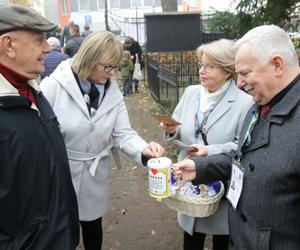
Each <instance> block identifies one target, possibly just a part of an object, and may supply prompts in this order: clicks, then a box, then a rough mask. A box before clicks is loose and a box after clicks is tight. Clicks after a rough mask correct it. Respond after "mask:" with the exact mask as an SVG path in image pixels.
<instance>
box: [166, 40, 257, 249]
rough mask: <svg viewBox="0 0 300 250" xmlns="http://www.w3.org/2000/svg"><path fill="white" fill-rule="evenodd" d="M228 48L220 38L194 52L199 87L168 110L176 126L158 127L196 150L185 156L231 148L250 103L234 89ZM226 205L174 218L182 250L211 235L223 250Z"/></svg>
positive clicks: (182, 155)
mask: <svg viewBox="0 0 300 250" xmlns="http://www.w3.org/2000/svg"><path fill="white" fill-rule="evenodd" d="M233 45H234V43H233V41H231V40H225V39H221V40H218V41H215V42H212V43H208V44H204V45H201V46H200V47H199V48H198V49H197V56H198V60H199V62H200V63H199V77H200V82H201V85H191V86H189V87H187V88H186V90H185V92H184V94H183V96H182V98H181V100H180V102H179V103H178V105H177V107H176V108H175V110H174V113H173V118H174V119H175V120H176V121H179V122H181V123H182V125H181V126H179V127H176V126H168V124H162V127H163V128H164V129H165V131H166V135H167V136H168V138H169V139H178V140H180V141H182V142H183V143H185V144H188V145H191V144H193V145H195V146H196V147H197V148H198V151H197V152H195V153H190V154H189V156H196V155H201V156H207V155H213V154H218V153H224V152H230V151H231V150H235V149H237V143H238V141H239V134H240V130H241V128H242V124H243V121H244V118H245V115H246V113H247V111H248V109H249V108H250V107H251V105H252V104H253V102H252V101H251V97H250V96H249V95H247V94H246V93H244V92H243V91H241V90H239V89H238V88H237V86H236V84H235V81H234V77H235V71H234V56H235V51H234V46H233ZM201 131H202V132H201ZM185 157H187V152H186V151H184V150H181V151H180V154H179V157H178V160H183V159H184V158H185ZM228 206H229V203H228V202H227V201H226V200H225V199H224V200H221V202H220V205H219V208H218V210H217V212H216V213H215V214H214V215H212V216H209V217H206V218H193V217H191V216H188V215H184V214H181V213H178V222H179V225H180V226H181V227H182V228H183V230H184V249H185V250H198V249H203V247H204V241H205V235H206V234H213V249H214V250H218V249H219V250H224V249H227V248H228V233H229V229H228Z"/></svg>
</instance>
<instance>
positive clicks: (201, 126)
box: [195, 94, 212, 145]
mask: <svg viewBox="0 0 300 250" xmlns="http://www.w3.org/2000/svg"><path fill="white" fill-rule="evenodd" d="M199 108H200V94H198V95H197V100H196V106H195V138H196V139H198V138H199V135H200V133H201V135H202V139H203V141H204V144H205V145H207V144H208V143H207V141H206V135H205V125H206V122H207V119H208V116H209V114H210V113H211V111H212V110H211V111H209V112H208V113H207V114H206V115H205V116H204V117H203V119H202V122H201V123H200V121H199V117H198V114H199Z"/></svg>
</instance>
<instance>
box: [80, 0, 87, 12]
mask: <svg viewBox="0 0 300 250" xmlns="http://www.w3.org/2000/svg"><path fill="white" fill-rule="evenodd" d="M78 7H79V11H83V10H89V9H90V8H89V0H79V1H78Z"/></svg>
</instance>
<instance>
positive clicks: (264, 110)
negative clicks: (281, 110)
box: [260, 105, 271, 118]
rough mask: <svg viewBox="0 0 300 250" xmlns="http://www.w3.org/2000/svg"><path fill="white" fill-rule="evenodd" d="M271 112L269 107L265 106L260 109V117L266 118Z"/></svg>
mask: <svg viewBox="0 0 300 250" xmlns="http://www.w3.org/2000/svg"><path fill="white" fill-rule="evenodd" d="M270 111H271V108H270V106H269V105H264V106H262V107H261V109H260V117H261V118H264V117H265V116H267V115H268V114H269V113H270Z"/></svg>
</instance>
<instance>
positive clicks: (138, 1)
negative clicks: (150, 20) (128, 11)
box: [131, 0, 142, 8]
mask: <svg viewBox="0 0 300 250" xmlns="http://www.w3.org/2000/svg"><path fill="white" fill-rule="evenodd" d="M131 7H132V8H137V7H142V0H131Z"/></svg>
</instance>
